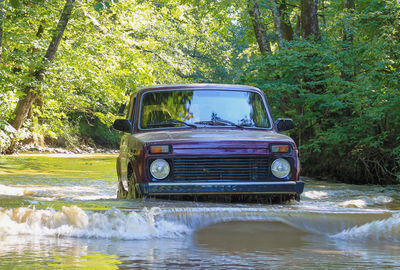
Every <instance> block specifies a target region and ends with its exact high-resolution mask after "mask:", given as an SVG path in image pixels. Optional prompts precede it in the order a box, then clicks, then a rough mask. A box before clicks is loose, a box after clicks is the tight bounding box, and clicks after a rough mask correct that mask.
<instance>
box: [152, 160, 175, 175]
mask: <svg viewBox="0 0 400 270" xmlns="http://www.w3.org/2000/svg"><path fill="white" fill-rule="evenodd" d="M169 172H170V168H169V164H168V162H167V161H166V160H165V159H156V160H154V161H153V162H152V163H151V165H150V173H151V175H152V176H153V177H154V178H156V179H164V178H166V177H167V176H168V175H169Z"/></svg>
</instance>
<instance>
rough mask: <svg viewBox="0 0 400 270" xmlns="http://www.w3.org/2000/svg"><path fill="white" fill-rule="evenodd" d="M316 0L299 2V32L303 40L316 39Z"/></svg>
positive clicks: (317, 33) (317, 30)
mask: <svg viewBox="0 0 400 270" xmlns="http://www.w3.org/2000/svg"><path fill="white" fill-rule="evenodd" d="M317 7H318V0H301V30H302V31H301V32H302V36H303V37H304V38H309V37H310V36H311V35H313V36H315V37H318V35H319V29H318V14H317V10H318V8H317Z"/></svg>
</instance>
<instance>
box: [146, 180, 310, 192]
mask: <svg viewBox="0 0 400 270" xmlns="http://www.w3.org/2000/svg"><path fill="white" fill-rule="evenodd" d="M139 187H140V191H141V193H142V194H143V195H182V194H187V195H191V194H193V195H207V194H270V195H272V194H276V195H278V194H301V193H302V192H303V190H304V182H302V181H284V182H283V181H282V182H204V181H202V182H198V181H185V182H164V183H162V182H151V183H140V184H139Z"/></svg>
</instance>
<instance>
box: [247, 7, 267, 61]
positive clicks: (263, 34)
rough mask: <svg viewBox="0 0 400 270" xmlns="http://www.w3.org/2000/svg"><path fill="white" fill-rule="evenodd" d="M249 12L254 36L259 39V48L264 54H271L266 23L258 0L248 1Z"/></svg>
mask: <svg viewBox="0 0 400 270" xmlns="http://www.w3.org/2000/svg"><path fill="white" fill-rule="evenodd" d="M248 1H249V2H248V11H249V15H250V18H251V22H252V24H253V28H254V34H255V36H256V39H257V43H258V48H259V49H260V52H261V53H262V54H264V53H266V52H271V46H270V44H269V40H268V36H267V31H266V30H265V26H264V23H263V22H262V18H261V11H260V8H259V6H258V2H257V0H248Z"/></svg>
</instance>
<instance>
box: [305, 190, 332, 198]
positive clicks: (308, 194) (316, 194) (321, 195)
mask: <svg viewBox="0 0 400 270" xmlns="http://www.w3.org/2000/svg"><path fill="white" fill-rule="evenodd" d="M301 196H304V197H306V198H309V199H312V200H321V199H324V198H327V197H328V196H329V195H328V192H325V191H317V190H310V191H305V192H304V193H303V194H302V195H301Z"/></svg>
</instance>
